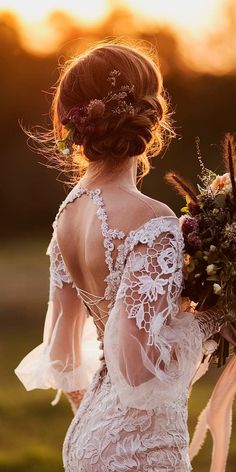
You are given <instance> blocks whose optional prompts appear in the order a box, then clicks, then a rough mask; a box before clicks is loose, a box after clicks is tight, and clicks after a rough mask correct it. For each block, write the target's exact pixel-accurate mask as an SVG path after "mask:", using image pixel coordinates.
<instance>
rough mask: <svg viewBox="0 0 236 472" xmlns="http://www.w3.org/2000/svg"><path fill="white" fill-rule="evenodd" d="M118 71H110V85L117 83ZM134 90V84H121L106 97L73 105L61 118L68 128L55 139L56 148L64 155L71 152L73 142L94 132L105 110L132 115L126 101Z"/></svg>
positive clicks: (131, 106) (79, 143) (81, 139)
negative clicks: (86, 103) (62, 134)
mask: <svg viewBox="0 0 236 472" xmlns="http://www.w3.org/2000/svg"><path fill="white" fill-rule="evenodd" d="M119 76H120V72H119V71H118V70H116V69H114V70H113V71H111V72H110V74H109V76H108V78H107V81H108V82H109V83H110V85H111V87H112V88H114V87H115V86H116V85H117V78H118V77H119ZM133 92H134V85H122V86H121V87H120V89H118V91H116V92H114V90H110V91H109V92H108V94H107V96H106V97H104V98H102V99H96V98H95V99H93V100H90V102H89V103H88V105H80V106H76V107H73V108H72V109H71V110H70V111H69V112H68V113H67V115H66V117H65V118H64V119H63V120H62V125H63V126H64V127H65V128H66V129H67V130H68V133H67V135H66V136H65V137H64V138H63V139H59V140H57V141H56V145H57V148H58V149H59V151H60V152H62V154H64V156H68V155H69V154H71V152H72V148H73V144H76V145H78V146H79V145H81V144H82V142H83V138H84V137H86V136H91V135H92V134H93V133H95V132H96V125H97V124H98V121H99V120H100V119H101V118H102V117H103V116H104V114H105V112H106V110H108V109H109V110H110V111H111V112H112V113H114V114H117V115H121V114H126V115H133V114H134V107H133V105H132V103H131V102H129V103H128V102H127V97H128V95H129V94H132V93H133Z"/></svg>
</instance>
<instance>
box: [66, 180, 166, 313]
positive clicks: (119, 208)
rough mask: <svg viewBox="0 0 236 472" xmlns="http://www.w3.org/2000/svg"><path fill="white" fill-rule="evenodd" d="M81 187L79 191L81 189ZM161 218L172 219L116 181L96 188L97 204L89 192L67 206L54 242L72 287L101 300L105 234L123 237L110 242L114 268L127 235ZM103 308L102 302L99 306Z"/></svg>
mask: <svg viewBox="0 0 236 472" xmlns="http://www.w3.org/2000/svg"><path fill="white" fill-rule="evenodd" d="M81 187H82V188H83V186H82V185H81ZM86 190H88V189H86ZM98 203H99V204H98ZM101 208H102V211H101ZM165 215H173V212H172V211H171V210H170V209H169V208H168V207H167V206H166V205H164V204H163V203H161V202H158V201H155V200H153V199H151V198H149V197H147V196H145V195H143V194H142V193H141V192H139V191H138V190H135V189H132V190H130V189H127V188H124V187H122V186H119V180H118V181H117V182H116V183H115V184H114V185H113V186H106V185H104V186H102V187H100V194H99V201H98V202H97V204H96V201H95V200H94V199H93V198H91V193H90V191H88V192H85V193H83V194H82V195H80V198H76V199H75V200H74V201H73V202H71V203H70V204H68V205H67V206H66V207H65V209H64V211H62V212H61V214H60V216H59V218H58V227H57V239H58V244H59V247H60V250H61V253H62V256H63V259H64V261H65V263H66V266H67V268H68V270H69V272H70V274H71V276H72V279H73V281H74V283H75V285H76V286H77V287H79V288H80V289H82V290H83V291H86V292H88V293H90V294H94V295H96V296H101V297H102V296H103V295H104V292H105V289H106V281H105V279H106V277H107V276H108V274H109V264H108V263H107V261H106V259H107V257H109V256H107V254H106V252H105V251H106V250H107V248H106V247H104V244H105V246H106V241H105V240H106V231H107V230H108V231H109V230H119V231H120V232H121V233H123V234H120V235H119V236H120V237H119V238H117V237H116V238H114V239H113V240H112V243H113V244H114V249H113V250H111V251H110V256H111V257H112V264H113V266H114V263H115V260H116V258H117V247H118V246H119V245H120V244H122V243H123V242H124V240H125V238H126V237H127V235H128V234H129V233H130V231H132V230H134V229H137V228H138V227H139V226H141V225H143V224H144V223H146V222H147V221H148V220H150V219H151V218H155V217H158V216H165ZM99 216H100V218H99ZM104 223H105V226H104ZM106 223H107V226H108V227H106ZM108 228H109V229H108ZM104 242H105V243H104ZM104 305H106V301H104V302H103V306H104ZM104 308H105V306H104Z"/></svg>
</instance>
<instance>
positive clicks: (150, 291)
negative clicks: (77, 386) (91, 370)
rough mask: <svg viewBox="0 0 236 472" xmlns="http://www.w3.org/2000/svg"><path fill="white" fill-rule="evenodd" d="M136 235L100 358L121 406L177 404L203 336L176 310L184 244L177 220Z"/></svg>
mask: <svg viewBox="0 0 236 472" xmlns="http://www.w3.org/2000/svg"><path fill="white" fill-rule="evenodd" d="M157 223H158V224H157V225H155V224H154V223H153V225H151V226H150V227H149V228H146V234H142V233H140V234H139V235H138V236H137V237H136V238H135V242H134V244H133V248H132V250H131V251H130V253H129V255H128V258H127V261H126V266H125V271H124V273H123V277H122V280H121V284H120V288H119V291H118V293H117V298H116V302H115V305H114V307H113V310H112V313H111V314H110V318H109V320H108V323H107V326H106V330H105V344H104V348H105V359H106V363H107V367H108V372H109V373H110V376H111V379H112V382H113V383H114V384H115V386H116V390H117V392H118V394H119V397H120V400H121V402H122V403H123V404H124V405H125V406H129V407H134V408H139V409H150V408H154V407H156V406H158V405H160V403H161V402H163V401H168V400H174V399H177V398H178V396H179V395H180V394H181V392H183V388H186V389H187V388H188V385H189V383H190V381H191V378H192V376H193V375H194V372H195V369H196V367H197V365H198V363H199V361H200V359H201V353H202V336H201V332H200V328H199V325H198V322H197V321H196V320H195V318H194V317H193V315H192V314H190V313H185V312H184V313H182V312H181V311H180V300H181V297H180V294H181V290H182V279H183V276H182V272H183V260H182V259H183V257H182V254H183V242H182V237H181V234H180V231H179V228H178V220H177V218H176V219H175V218H173V217H172V219H171V218H170V219H169V218H166V219H163V221H161V222H160V221H159V222H157Z"/></svg>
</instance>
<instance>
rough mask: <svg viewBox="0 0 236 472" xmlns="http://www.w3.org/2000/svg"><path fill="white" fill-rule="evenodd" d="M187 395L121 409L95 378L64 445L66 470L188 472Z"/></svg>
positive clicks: (108, 383)
mask: <svg viewBox="0 0 236 472" xmlns="http://www.w3.org/2000/svg"><path fill="white" fill-rule="evenodd" d="M188 441H189V437H188V432H187V394H186V393H185V392H183V394H182V396H181V397H179V398H178V399H177V400H176V402H166V403H165V404H163V405H162V406H161V407H158V408H155V409H152V410H141V411H140V410H136V409H135V408H124V407H123V406H122V405H121V404H120V402H119V399H118V396H117V393H116V391H115V388H114V386H113V385H112V383H111V381H110V378H109V375H108V374H107V376H106V378H105V379H104V381H103V383H102V384H100V385H99V386H98V379H97V376H96V375H95V377H94V380H93V382H92V384H91V385H90V387H89V390H88V391H87V394H86V396H85V398H84V400H83V402H82V404H81V406H80V408H79V409H78V411H77V413H76V415H75V417H74V419H73V421H72V423H71V425H70V427H69V430H68V432H67V436H66V439H65V442H64V446H63V457H64V467H65V471H66V472H101V471H102V472H118V471H119V472H127V471H128V470H130V471H133V472H162V471H165V472H167V471H169V472H178V471H179V472H189V471H190V470H191V465H190V463H189V459H188V453H187V449H188Z"/></svg>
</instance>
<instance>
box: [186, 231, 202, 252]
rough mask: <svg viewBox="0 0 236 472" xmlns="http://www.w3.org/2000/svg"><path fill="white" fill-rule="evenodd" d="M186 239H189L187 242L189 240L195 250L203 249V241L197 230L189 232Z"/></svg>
mask: <svg viewBox="0 0 236 472" xmlns="http://www.w3.org/2000/svg"><path fill="white" fill-rule="evenodd" d="M186 239H187V242H188V244H189V246H190V247H191V248H192V249H193V250H195V251H197V250H198V249H201V247H202V242H201V240H200V238H199V236H198V234H197V232H196V231H192V232H191V233H189V234H188V235H187V238H186Z"/></svg>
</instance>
